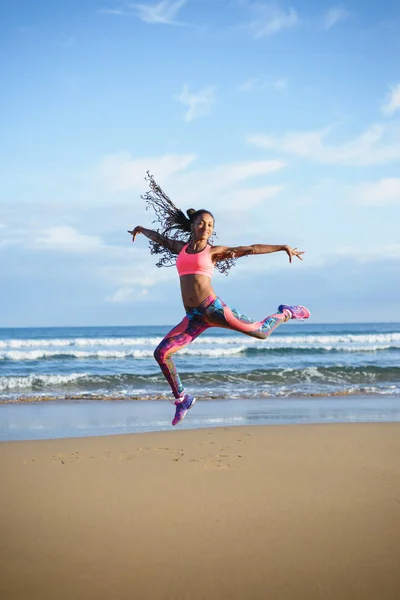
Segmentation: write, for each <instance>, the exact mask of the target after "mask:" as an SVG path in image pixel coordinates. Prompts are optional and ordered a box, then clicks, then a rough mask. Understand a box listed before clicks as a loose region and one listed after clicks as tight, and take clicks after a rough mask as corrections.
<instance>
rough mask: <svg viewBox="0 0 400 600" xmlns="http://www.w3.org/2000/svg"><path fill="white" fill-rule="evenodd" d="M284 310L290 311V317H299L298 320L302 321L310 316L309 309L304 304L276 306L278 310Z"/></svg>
mask: <svg viewBox="0 0 400 600" xmlns="http://www.w3.org/2000/svg"><path fill="white" fill-rule="evenodd" d="M284 310H288V311H289V312H290V313H291V315H292V316H291V317H290V318H291V319H299V321H304V319H308V318H309V316H310V311H309V310H308V308H306V307H305V306H288V305H287V304H281V305H280V306H278V311H280V312H283V311H284Z"/></svg>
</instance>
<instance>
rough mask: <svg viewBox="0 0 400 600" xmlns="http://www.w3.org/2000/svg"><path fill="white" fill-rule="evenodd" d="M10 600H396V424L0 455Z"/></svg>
mask: <svg viewBox="0 0 400 600" xmlns="http://www.w3.org/2000/svg"><path fill="white" fill-rule="evenodd" d="M0 476H1V484H2V485H1V491H0V499H1V501H0V597H1V598H4V599H6V600H14V599H21V600H22V599H23V600H25V599H26V600H28V599H29V600H36V599H41V600H47V599H49V600H50V599H51V600H54V599H62V600H64V599H65V600H67V599H68V600H72V599H74V600H81V599H85V600H86V599H92V598H93V600H94V599H96V600H102V599H104V600H106V599H107V600H110V599H113V600H114V599H115V600H119V599H127V600H128V599H129V600H131V599H135V600H140V599H146V600H147V599H149V600H150V599H151V600H158V599H163V600H164V599H171V600H172V599H177V598H183V599H190V600H191V599H193V600H200V599H203V598H204V599H205V598H207V599H225V598H226V599H229V600H236V599H242V598H243V599H244V598H246V599H247V598H250V599H258V598H268V599H269V600H271V599H282V600H292V599H300V598H301V599H303V598H304V599H307V600H312V599H314V598H318V599H332V600H333V599H335V600H337V599H339V598H340V599H341V600H347V599H349V600H350V599H351V600H354V599H358V598H362V599H363V600H364V599H367V600H369V599H371V600H372V599H374V600H377V599H379V600H389V599H390V600H391V599H393V600H395V599H396V600H397V599H398V598H399V597H400V423H386V424H383V423H373V424H334V425H325V424H319V425H287V426H256V427H232V428H220V429H218V428H214V429H199V430H173V431H170V432H158V433H144V434H129V435H119V436H104V437H90V438H69V439H53V440H43V441H22V442H4V443H0Z"/></svg>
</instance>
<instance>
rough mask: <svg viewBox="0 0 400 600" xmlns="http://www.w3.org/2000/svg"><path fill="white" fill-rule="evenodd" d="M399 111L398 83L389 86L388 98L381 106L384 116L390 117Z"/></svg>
mask: <svg viewBox="0 0 400 600" xmlns="http://www.w3.org/2000/svg"><path fill="white" fill-rule="evenodd" d="M399 109H400V83H397V84H396V85H392V86H390V89H389V94H388V97H387V99H386V101H385V103H384V104H383V106H382V112H383V113H384V114H385V115H389V116H390V115H392V114H393V113H394V112H396V110H399Z"/></svg>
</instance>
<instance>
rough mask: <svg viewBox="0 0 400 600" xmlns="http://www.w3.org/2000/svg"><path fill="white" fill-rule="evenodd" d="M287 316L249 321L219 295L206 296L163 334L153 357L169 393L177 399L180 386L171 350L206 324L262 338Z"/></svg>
mask: <svg viewBox="0 0 400 600" xmlns="http://www.w3.org/2000/svg"><path fill="white" fill-rule="evenodd" d="M288 319H289V316H288V315H287V314H285V313H277V314H275V315H271V316H270V317H266V318H265V319H264V320H263V321H253V320H252V319H249V318H248V317H245V316H244V315H241V314H240V313H238V311H237V310H235V309H234V308H230V307H229V306H227V305H226V304H225V303H224V302H222V300H221V299H220V298H218V297H214V296H208V298H206V299H205V300H204V301H203V302H202V303H201V304H200V305H199V306H197V307H196V308H190V309H188V310H187V311H186V317H184V319H183V320H182V321H181V322H180V323H179V325H177V326H176V327H174V329H172V330H171V331H170V332H169V333H167V335H166V336H165V338H164V339H163V340H162V341H161V342H160V344H159V345H158V346H157V348H156V349H155V351H154V358H155V359H156V361H157V362H158V364H159V365H160V367H161V370H162V372H163V373H164V376H165V378H166V380H167V381H168V383H169V385H170V386H171V389H172V393H173V395H174V396H175V398H180V397H182V395H183V392H184V388H183V385H182V382H181V380H180V377H179V375H178V373H177V371H176V366H175V363H174V361H173V360H172V355H173V354H174V353H175V352H177V351H178V350H180V349H181V348H184V347H185V346H187V345H188V344H190V342H193V340H195V339H196V338H197V337H198V336H199V335H200V334H201V333H203V332H204V331H206V330H207V329H209V328H210V327H224V328H225V329H231V330H233V331H240V332H241V333H245V334H246V335H250V336H251V337H255V338H259V339H261V340H265V339H266V338H267V337H269V336H270V335H271V333H272V332H273V331H274V329H276V328H277V327H278V325H280V324H281V323H284V322H285V321H287V320H288Z"/></svg>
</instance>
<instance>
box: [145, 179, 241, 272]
mask: <svg viewBox="0 0 400 600" xmlns="http://www.w3.org/2000/svg"><path fill="white" fill-rule="evenodd" d="M145 179H146V181H148V182H149V187H150V190H149V191H147V192H146V193H145V194H143V195H142V196H141V198H142V199H143V200H145V201H146V210H148V209H149V208H152V209H153V210H154V212H155V216H156V218H155V219H154V221H152V223H158V224H159V227H158V228H157V229H156V231H157V233H159V234H161V235H163V236H166V237H168V238H169V239H170V240H174V241H179V242H184V243H185V244H188V243H190V239H191V236H192V223H194V221H195V220H196V219H197V217H198V216H200V215H202V214H204V213H207V214H209V215H211V217H212V218H213V219H214V215H213V214H212V213H211V212H210V211H209V210H206V209H205V208H202V209H200V210H195V209H194V208H189V210H187V211H186V215H187V216H186V215H185V214H184V212H183V211H182V210H181V209H180V208H177V207H176V206H175V204H174V203H173V202H172V201H171V199H170V198H169V197H168V196H167V194H166V193H165V192H164V191H163V190H162V189H161V188H160V186H159V185H158V183H157V182H156V181H155V179H154V177H153V175H151V174H150V172H149V171H147V177H145ZM214 222H215V219H214ZM214 236H216V234H215V233H213V234H212V236H211V237H210V240H211V241H213V238H214ZM149 246H150V253H151V254H159V255H160V257H159V260H158V262H157V263H156V265H157V267H172V266H174V265H175V264H176V254H174V253H173V252H171V250H169V248H166V247H165V246H162V245H160V244H158V243H157V242H153V241H152V240H149ZM234 262H235V259H233V258H223V259H222V260H219V261H218V262H217V263H216V265H215V266H216V268H217V269H218V271H220V273H225V274H226V275H228V273H229V270H230V269H231V267H232V266H233V264H234Z"/></svg>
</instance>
